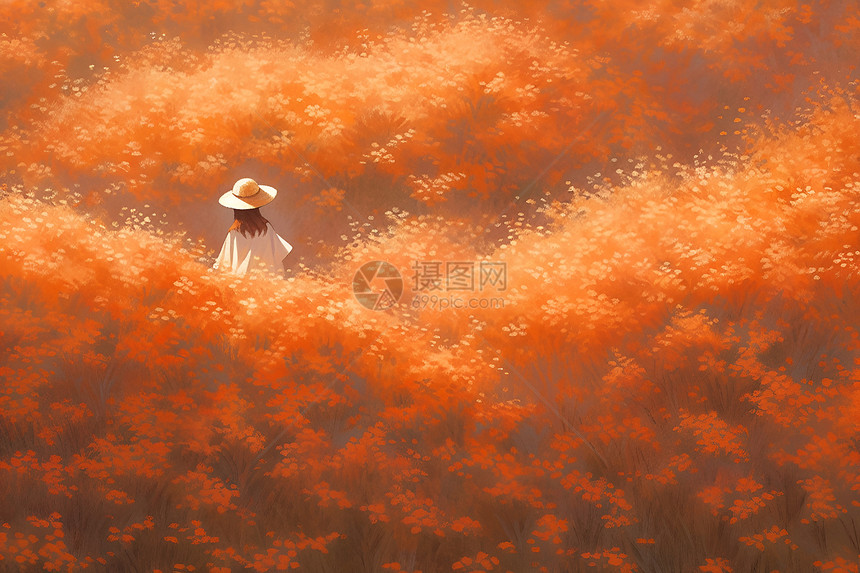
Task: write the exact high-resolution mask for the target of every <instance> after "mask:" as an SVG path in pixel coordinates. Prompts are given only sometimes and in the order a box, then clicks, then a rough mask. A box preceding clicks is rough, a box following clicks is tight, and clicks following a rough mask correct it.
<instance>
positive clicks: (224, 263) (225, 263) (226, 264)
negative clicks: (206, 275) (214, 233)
mask: <svg viewBox="0 0 860 573" xmlns="http://www.w3.org/2000/svg"><path fill="white" fill-rule="evenodd" d="M231 258H232V257H231V256H230V234H229V233H227V238H225V239H224V244H223V245H221V252H220V253H218V258H216V259H215V264H214V265H212V268H213V269H218V268H226V269H228V270H229V269H230V268H231V267H232V262H231Z"/></svg>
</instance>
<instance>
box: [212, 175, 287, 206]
mask: <svg viewBox="0 0 860 573" xmlns="http://www.w3.org/2000/svg"><path fill="white" fill-rule="evenodd" d="M277 194H278V190H277V189H275V188H274V187H269V186H268V185H258V184H257V182H256V181H254V180H253V179H250V178H248V177H245V178H243V179H239V180H238V181H236V183H235V184H234V185H233V189H232V190H230V191H227V192H226V193H224V194H223V195H221V198H220V199H218V202H219V203H221V204H222V205H224V206H225V207H229V208H231V209H256V208H257V207H262V206H263V205H265V204H266V203H271V202H272V200H273V199H274V198H275V195H277Z"/></svg>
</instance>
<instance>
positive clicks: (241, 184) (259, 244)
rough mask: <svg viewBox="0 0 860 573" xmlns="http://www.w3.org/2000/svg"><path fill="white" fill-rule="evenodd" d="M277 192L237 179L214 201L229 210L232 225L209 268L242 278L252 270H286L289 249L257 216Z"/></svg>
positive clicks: (265, 221)
mask: <svg viewBox="0 0 860 573" xmlns="http://www.w3.org/2000/svg"><path fill="white" fill-rule="evenodd" d="M277 194H278V191H277V190H276V189H275V188H273V187H269V186H268V185H258V184H257V182H256V181H254V180H253V179H248V178H244V179H239V180H238V181H236V184H235V185H233V189H232V190H231V191H227V192H226V193H224V194H223V195H221V198H220V199H218V202H219V203H220V204H222V205H224V206H225V207H229V208H231V209H233V217H234V221H233V225H232V226H231V227H230V229H229V230H228V231H227V238H226V239H224V246H222V247H221V253H220V254H219V255H218V259H217V260H216V261H215V264H214V265H213V268H216V269H223V270H227V271H230V272H232V273H234V274H237V275H244V274H247V272H248V271H249V270H250V269H252V268H259V267H263V268H267V269H268V270H270V271H271V272H274V273H279V272H281V269H283V271H284V272H286V270H287V263H286V257H287V255H289V254H290V251H292V250H293V246H292V245H290V244H289V243H288V242H287V241H285V240H284V239H283V238H282V237H281V236H280V235H278V234H277V233H276V232H275V229H274V228H273V227H272V224H271V223H269V221H268V220H266V219H265V218H264V217H263V216H262V215H261V214H260V207H262V206H263V205H266V204H268V203H271V202H272V200H273V199H274V198H275V196H276V195H277Z"/></svg>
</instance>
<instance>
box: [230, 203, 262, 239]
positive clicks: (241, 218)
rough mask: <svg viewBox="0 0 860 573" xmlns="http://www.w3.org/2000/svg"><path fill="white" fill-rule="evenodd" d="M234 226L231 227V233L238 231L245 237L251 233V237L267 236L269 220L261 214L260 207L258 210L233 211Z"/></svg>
mask: <svg viewBox="0 0 860 573" xmlns="http://www.w3.org/2000/svg"><path fill="white" fill-rule="evenodd" d="M233 218H234V219H235V220H234V221H233V224H232V225H231V226H230V231H232V230H234V229H235V230H237V231H239V232H240V233H242V235H244V236H245V237H248V236H249V235H248V234H249V233H250V236H251V237H256V236H257V235H260V234H262V235H265V234H266V224H267V223H268V222H269V220H268V219H266V218H265V217H263V215H261V214H260V209H259V207H258V208H256V209H233Z"/></svg>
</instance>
